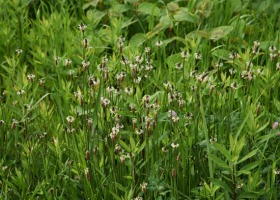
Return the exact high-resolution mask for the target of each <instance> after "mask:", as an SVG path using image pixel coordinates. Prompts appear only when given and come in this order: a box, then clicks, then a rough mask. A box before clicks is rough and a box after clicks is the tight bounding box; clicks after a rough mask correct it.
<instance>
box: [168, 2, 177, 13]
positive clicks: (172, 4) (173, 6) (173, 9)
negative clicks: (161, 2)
mask: <svg viewBox="0 0 280 200" xmlns="http://www.w3.org/2000/svg"><path fill="white" fill-rule="evenodd" d="M167 10H168V11H169V12H176V11H177V10H179V5H178V4H177V3H175V2H173V1H172V2H170V3H168V4H167Z"/></svg>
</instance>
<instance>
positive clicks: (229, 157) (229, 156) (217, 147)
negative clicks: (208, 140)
mask: <svg viewBox="0 0 280 200" xmlns="http://www.w3.org/2000/svg"><path fill="white" fill-rule="evenodd" d="M214 147H215V149H217V150H219V151H220V152H221V153H222V154H223V155H224V156H225V157H226V159H227V160H228V161H229V162H232V156H231V155H230V153H229V152H228V150H227V149H226V148H225V147H224V146H222V145H221V144H218V143H214Z"/></svg>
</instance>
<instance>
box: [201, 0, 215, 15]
mask: <svg viewBox="0 0 280 200" xmlns="http://www.w3.org/2000/svg"><path fill="white" fill-rule="evenodd" d="M213 5H214V4H213V1H212V0H202V1H200V2H199V3H198V5H197V12H198V13H199V14H200V15H202V16H203V17H205V18H207V17H209V16H210V15H211V12H212V8H213Z"/></svg>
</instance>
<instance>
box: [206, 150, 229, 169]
mask: <svg viewBox="0 0 280 200" xmlns="http://www.w3.org/2000/svg"><path fill="white" fill-rule="evenodd" d="M209 159H211V160H212V161H213V162H214V163H216V164H217V165H219V166H220V167H223V168H227V169H231V168H230V166H229V165H228V164H226V163H225V162H224V161H223V160H221V159H220V158H218V157H217V156H215V155H212V154H210V155H209Z"/></svg>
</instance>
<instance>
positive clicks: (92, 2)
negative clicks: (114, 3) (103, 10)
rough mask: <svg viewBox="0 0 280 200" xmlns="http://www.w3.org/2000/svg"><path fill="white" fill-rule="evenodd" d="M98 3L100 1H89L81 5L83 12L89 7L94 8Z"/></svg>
mask: <svg viewBox="0 0 280 200" xmlns="http://www.w3.org/2000/svg"><path fill="white" fill-rule="evenodd" d="M99 1H100V0H92V1H90V2H88V3H85V4H84V5H83V10H86V9H87V8H89V7H90V6H93V7H96V6H97V4H98V2H99Z"/></svg>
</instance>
